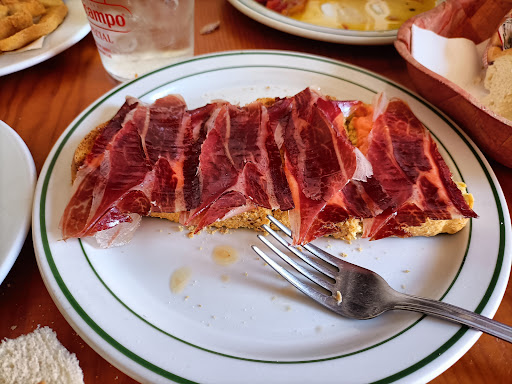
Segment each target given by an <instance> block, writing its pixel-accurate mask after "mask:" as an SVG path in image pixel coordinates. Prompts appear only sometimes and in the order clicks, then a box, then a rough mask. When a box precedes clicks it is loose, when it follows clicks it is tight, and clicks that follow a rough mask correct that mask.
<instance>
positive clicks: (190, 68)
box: [33, 51, 511, 383]
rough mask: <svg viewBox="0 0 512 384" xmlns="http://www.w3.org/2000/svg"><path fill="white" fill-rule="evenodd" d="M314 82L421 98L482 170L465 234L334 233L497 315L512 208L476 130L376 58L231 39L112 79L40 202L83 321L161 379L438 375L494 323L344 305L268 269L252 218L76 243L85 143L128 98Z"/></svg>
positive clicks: (71, 302)
mask: <svg viewBox="0 0 512 384" xmlns="http://www.w3.org/2000/svg"><path fill="white" fill-rule="evenodd" d="M310 85H311V86H315V87H319V88H320V89H321V90H322V91H323V92H324V93H325V94H328V95H332V96H336V97H338V98H342V99H361V100H363V101H367V102H369V101H371V99H372V98H373V97H374V95H375V94H376V93H377V92H380V91H386V92H387V93H389V94H390V95H392V96H399V97H401V98H403V99H405V100H406V101H407V102H408V103H409V104H410V105H411V107H412V109H413V110H414V111H415V113H416V114H417V115H418V116H419V117H420V119H421V120H422V121H423V122H424V123H425V125H426V126H427V127H428V128H429V129H430V130H431V131H432V132H433V134H434V135H435V137H436V139H437V140H438V141H439V143H440V149H441V152H442V153H443V155H444V156H445V158H446V159H447V163H448V164H449V166H450V167H451V169H453V171H454V173H455V177H456V179H459V180H464V181H465V182H467V184H468V186H469V190H470V192H472V193H473V194H474V196H475V199H476V204H475V210H476V212H477V213H478V214H479V215H480V218H478V219H476V220H472V221H471V223H470V224H469V225H468V226H467V227H466V228H465V229H464V230H463V231H462V232H460V233H458V234H456V235H454V236H437V237H435V238H428V239H427V238H410V239H384V240H378V241H374V242H369V241H367V240H366V239H365V240H358V241H354V242H352V244H350V245H349V244H346V243H344V242H342V241H336V240H320V241H318V244H320V245H321V246H324V247H326V248H327V249H328V250H330V251H332V252H333V253H334V254H339V253H341V252H346V253H347V254H348V257H347V259H348V260H350V261H353V262H355V263H357V264H360V265H363V266H366V267H369V268H371V269H373V270H375V271H377V272H378V273H380V274H382V275H383V276H384V277H385V278H386V279H387V280H388V281H389V282H390V284H391V285H392V286H393V287H395V288H397V289H398V290H401V291H406V292H409V293H412V294H417V295H422V296H426V297H431V298H434V299H442V300H444V301H446V302H450V303H453V304H456V305H459V306H461V307H464V308H466V309H469V310H472V311H476V312H479V313H482V314H484V315H486V316H492V315H493V314H494V313H495V311H496V310H497V308H498V305H499V303H500V300H501V298H502V296H503V293H504V291H505V287H506V284H507V280H508V274H509V270H510V264H511V249H510V233H511V229H510V220H509V214H508V211H507V205H506V203H505V200H504V197H503V194H502V192H501V189H500V187H499V185H498V182H497V181H496V178H495V177H494V175H493V172H492V170H491V169H490V168H489V165H488V164H487V162H486V160H485V159H484V157H483V156H482V155H481V153H480V152H479V151H478V149H476V148H475V146H474V145H473V144H472V143H471V142H470V141H469V139H468V138H467V137H466V135H464V134H463V133H462V132H461V131H460V130H459V129H458V128H457V127H455V126H454V124H453V123H452V122H451V121H450V120H449V119H448V118H446V117H445V116H444V115H443V114H442V113H441V112H439V111H437V110H436V109H435V108H434V107H432V106H431V105H430V104H427V103H426V102H424V101H423V100H422V99H420V98H419V97H418V96H416V95H415V94H413V93H411V92H410V91H408V90H406V89H403V88H402V87H400V86H399V85H397V84H395V83H392V82H391V81H389V80H386V79H384V78H382V77H380V76H378V75H376V74H373V73H370V72H367V71H365V70H363V69H360V68H357V67H353V66H350V65H347V64H343V63H340V62H337V61H333V60H330V59H326V58H321V57H317V56H309V55H304V54H299V53H292V52H277V51H241V52H226V53H219V54H216V55H211V56H200V57H196V58H193V59H190V60H188V61H185V62H182V63H178V64H175V65H172V66H169V67H166V68H163V69H161V70H158V71H155V72H152V73H150V74H148V75H145V76H142V77H141V78H139V79H137V80H135V81H133V82H130V83H127V84H122V85H120V86H119V87H117V88H116V89H114V90H112V91H111V92H109V93H108V94H106V95H105V96H104V97H102V98H100V99H99V100H98V101H96V102H95V103H93V104H92V105H91V106H90V107H89V108H88V109H87V110H85V111H84V112H83V113H82V114H81V115H80V116H79V117H77V119H76V120H75V121H74V122H73V123H72V124H71V125H70V126H69V127H68V129H67V130H66V131H65V132H64V133H63V135H62V136H61V138H60V139H59V141H58V142H57V144H56V145H55V147H54V148H53V150H52V152H51V153H50V155H49V157H48V159H47V160H46V163H45V166H44V168H43V170H42V173H41V177H40V179H39V182H38V186H37V189H36V198H35V202H34V213H33V235H34V245H35V249H36V254H37V259H38V263H39V268H40V270H41V274H42V276H43V278H44V281H45V283H46V286H47V287H48V290H49V291H50V293H51V295H52V296H53V298H54V300H55V302H56V303H57V305H58V307H59V308H60V310H61V311H62V313H63V314H64V315H65V316H66V318H67V320H68V321H69V322H70V324H71V325H72V326H73V327H74V328H75V330H76V331H77V332H78V333H79V334H80V335H81V336H82V337H83V338H84V339H85V340H86V341H87V343H89V344H90V345H91V346H92V347H93V348H94V349H95V350H96V351H97V352H98V353H99V354H101V355H102V356H103V357H105V358H106V359H107V360H108V361H110V362H111V363H112V364H114V365H115V366H117V367H119V368H120V369H121V370H123V371H125V372H127V373H128V374H129V375H131V376H133V377H134V378H136V379H138V380H141V381H144V382H152V383H153V382H154V383H160V382H162V383H163V382H168V381H173V380H174V381H176V382H190V381H191V382H201V383H242V382H243V383H274V382H289V383H303V382H321V383H328V382H339V381H340V375H342V376H341V377H342V378H343V379H342V381H346V382H351V383H363V382H371V381H377V380H382V382H391V381H394V380H397V381H402V382H426V381H428V380H430V379H432V378H433V377H435V376H436V375H439V374H440V373H441V372H442V371H444V370H445V369H446V368H448V367H449V366H450V365H451V364H453V363H454V362H455V361H456V360H457V359H458V358H460V357H461V356H462V355H463V354H464V353H465V352H466V351H467V350H468V349H469V348H470V347H471V346H472V345H473V343H474V342H475V341H476V340H477V339H478V337H479V335H480V333H479V332H476V331H470V330H467V329H465V328H461V327H459V326H457V325H454V324H450V323H447V322H444V321H440V320H436V319H433V318H422V317H421V316H420V315H417V314H413V313H405V312H401V313H387V314H385V315H383V316H381V317H379V318H377V319H373V320H367V321H354V320H348V319H344V318H341V317H338V316H336V315H334V314H333V313H330V312H328V311H326V310H324V309H323V308H320V307H319V306H317V305H316V304H315V303H313V302H311V301H309V300H307V299H306V298H304V297H302V296H301V295H300V294H298V293H296V292H294V291H293V289H291V288H289V286H288V284H287V283H286V282H285V281H284V280H283V279H281V278H280V277H278V276H277V275H276V274H275V272H274V271H273V270H272V269H271V268H270V267H268V266H265V265H264V264H263V263H262V262H261V261H260V260H259V259H258V258H257V256H256V255H255V254H254V253H253V252H252V250H251V249H250V248H249V245H251V244H254V243H256V242H257V240H256V238H255V233H254V232H252V231H248V230H238V231H232V233H230V234H220V233H215V234H208V233H203V234H201V235H198V236H196V237H194V238H193V239H189V238H188V237H187V236H186V230H185V231H180V230H179V226H178V225H177V224H175V223H170V222H167V221H165V220H160V219H143V222H142V225H141V227H140V228H139V230H138V232H137V233H136V234H135V237H134V239H133V240H132V242H131V243H129V244H128V245H126V246H123V247H118V248H113V249H108V250H100V249H98V248H97V247H96V246H95V245H94V244H93V242H91V241H89V240H86V241H78V240H76V239H71V240H68V241H62V240H61V231H60V229H59V220H60V217H61V214H62V212H63V210H64V207H65V205H66V203H67V199H68V198H69V197H70V193H71V187H70V164H71V158H72V156H73V152H74V150H75V148H76V146H77V145H78V143H79V142H80V141H81V140H82V138H83V137H84V135H85V134H86V133H88V132H89V131H90V130H91V129H92V128H94V127H95V126H97V125H98V124H100V123H102V122H104V121H106V120H107V119H109V118H110V117H111V116H113V114H114V113H115V112H116V110H117V109H118V108H119V107H120V106H121V105H122V104H123V102H124V98H125V96H126V95H133V96H137V97H140V98H142V99H143V100H145V101H148V102H151V101H153V100H155V99H156V98H158V97H161V96H163V95H166V94H168V93H179V94H181V95H183V96H184V98H185V100H186V101H187V103H188V105H189V107H190V108H195V107H198V106H201V105H204V104H205V103H207V102H208V101H210V100H213V99H219V98H220V99H226V100H228V101H230V102H240V103H242V104H244V103H247V102H249V101H252V100H255V99H257V98H261V97H275V96H285V95H292V94H294V93H296V92H298V91H300V90H302V89H303V88H305V87H307V86H310ZM222 245H230V246H232V247H234V248H235V249H236V250H237V252H238V253H239V258H240V259H239V261H238V262H237V263H234V264H232V265H228V266H221V265H218V264H216V263H215V262H214V260H213V259H212V251H213V248H214V247H215V246H222ZM183 267H186V268H188V269H189V271H190V273H191V275H192V277H191V281H190V282H189V284H188V285H187V286H186V288H185V289H184V290H183V291H182V292H181V293H172V292H171V288H170V287H171V284H170V279H171V276H172V274H173V273H174V272H175V271H176V270H178V269H180V268H183ZM407 271H409V272H407Z"/></svg>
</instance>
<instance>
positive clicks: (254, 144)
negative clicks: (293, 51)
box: [61, 88, 476, 246]
mask: <svg viewBox="0 0 512 384" xmlns="http://www.w3.org/2000/svg"><path fill="white" fill-rule="evenodd" d="M348 120H350V124H349V125H350V127H349V128H350V131H351V135H352V136H351V137H352V139H353V140H354V139H355V141H356V142H357V146H354V145H353V144H352V142H351V140H350V139H349V137H348V135H347V131H346V126H347V121H348ZM354 135H355V138H354ZM255 208H265V209H268V210H272V211H275V210H280V211H283V212H288V216H289V219H290V224H291V227H292V232H293V242H294V244H304V243H308V242H310V241H312V240H314V239H315V238H317V237H320V236H324V235H328V234H331V233H333V232H337V231H338V230H339V228H340V224H341V223H344V222H345V221H347V220H351V219H361V220H362V221H363V228H364V232H363V236H365V237H370V238H372V239H379V238H383V237H388V236H409V234H408V232H407V231H406V227H410V226H419V225H422V224H423V223H425V222H426V221H427V220H429V219H432V220H445V219H454V218H462V217H466V218H467V217H476V214H475V213H474V212H473V211H472V210H471V209H470V207H469V206H468V205H467V203H466V201H465V200H464V198H463V196H462V194H461V192H460V191H459V189H458V188H457V186H456V185H455V183H454V182H453V181H452V180H451V174H450V171H449V169H448V167H447V166H446V164H445V163H444V161H443V159H442V157H441V155H440V154H439V151H438V149H437V146H436V144H435V142H434V141H433V139H432V137H431V136H430V135H429V134H428V132H427V130H426V129H425V128H424V127H423V125H422V124H421V122H420V121H419V120H418V119H417V118H416V117H415V116H414V114H413V113H412V112H411V110H410V109H409V107H408V106H407V105H406V104H405V103H404V102H402V101H400V100H398V99H393V100H391V101H389V102H388V101H387V100H385V99H384V98H382V97H381V99H380V101H379V102H378V103H377V105H375V106H369V105H367V104H364V103H362V102H360V101H340V100H332V99H330V98H327V97H324V96H322V95H321V94H319V93H318V92H315V91H313V90H312V89H309V88H306V89H305V90H303V91H302V92H300V93H298V94H296V95H295V96H292V97H286V98H277V99H275V100H273V101H272V103H264V102H259V101H256V102H253V103H251V104H248V105H246V106H243V107H240V106H237V105H233V104H230V103H228V102H224V101H219V102H215V103H211V104H207V105H205V106H203V107H200V108H197V109H194V110H189V109H187V106H186V104H185V102H184V100H183V98H181V97H180V96H178V95H169V96H166V97H163V98H161V99H158V100H156V101H155V102H154V103H152V104H145V103H143V102H141V101H140V100H137V99H135V98H132V97H128V98H127V100H126V102H125V104H124V105H123V106H122V107H121V109H120V110H119V111H118V112H117V113H116V115H115V116H114V117H113V118H112V119H111V120H110V121H109V122H108V123H107V124H106V125H105V126H104V127H103V129H102V130H101V132H100V134H99V136H97V137H96V139H95V141H94V145H93V146H92V149H91V150H90V151H89V152H88V154H87V155H86V157H85V160H84V162H83V164H82V165H81V166H80V168H79V170H78V172H77V174H76V180H75V182H74V186H73V194H72V197H71V199H70V201H69V203H68V205H67V207H66V208H65V211H64V214H63V217H62V220H61V226H62V232H63V236H64V238H69V237H86V236H96V238H97V240H98V241H99V242H100V244H101V245H102V246H110V245H113V244H117V243H123V242H125V241H127V240H128V239H129V237H130V236H131V234H133V232H134V230H135V229H136V227H137V226H138V224H139V222H140V218H141V216H148V215H158V216H162V215H163V216H165V215H166V214H176V215H175V216H179V220H180V222H181V223H183V224H186V225H192V226H195V229H194V231H195V232H199V231H200V230H201V229H203V228H204V227H207V226H209V225H211V224H213V223H214V222H216V221H219V220H227V219H229V218H231V217H233V216H236V215H238V214H241V213H244V212H246V211H250V210H254V209H255Z"/></svg>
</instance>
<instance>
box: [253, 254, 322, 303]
mask: <svg viewBox="0 0 512 384" xmlns="http://www.w3.org/2000/svg"><path fill="white" fill-rule="evenodd" d="M251 248H252V249H253V250H254V252H256V253H257V254H258V255H259V256H260V257H261V258H262V259H263V260H265V262H266V263H267V264H268V265H270V266H271V267H272V268H273V269H274V270H275V271H276V272H277V273H279V274H280V275H281V276H282V277H284V278H285V279H286V280H287V281H288V282H289V283H291V284H292V285H293V286H294V287H295V288H297V289H298V290H300V291H301V292H302V293H304V294H305V295H307V296H309V297H311V298H312V299H313V300H315V301H317V302H319V303H320V304H322V305H327V300H328V299H329V298H330V296H327V295H324V294H323V293H321V292H318V291H317V290H316V289H314V288H312V287H310V286H309V285H307V284H304V283H303V282H302V281H300V280H299V279H298V278H297V277H295V275H293V274H292V273H290V272H288V271H287V270H286V269H285V268H283V267H281V266H280V265H279V264H277V263H276V262H275V261H274V260H273V259H272V258H270V257H269V256H268V255H267V254H266V253H264V252H263V251H262V250H261V249H259V248H258V247H257V246H255V245H252V246H251Z"/></svg>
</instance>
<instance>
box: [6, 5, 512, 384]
mask: <svg viewBox="0 0 512 384" xmlns="http://www.w3.org/2000/svg"><path fill="white" fill-rule="evenodd" d="M195 20H196V24H195V30H196V36H195V53H196V54H204V53H210V52H218V51H224V50H233V49H234V50H238V49H281V50H292V51H301V52H307V53H313V54H318V55H323V56H327V57H330V58H333V59H339V60H342V61H345V62H348V63H352V64H355V65H358V66H361V67H363V68H366V69H369V70H371V71H375V72H377V73H379V74H381V75H383V76H386V77H388V78H390V79H392V80H394V81H396V82H398V83H400V84H402V85H404V86H406V87H409V88H411V89H414V88H413V86H412V83H411V81H410V79H409V77H408V74H407V71H406V67H405V63H404V61H403V60H402V59H401V57H400V56H399V55H398V54H397V52H396V51H395V49H394V47H393V46H381V47H379V46H377V47H366V46H346V45H338V44H331V43H324V42H318V41H312V40H307V39H303V38H300V37H296V36H292V35H288V34H285V33H282V32H279V31H276V30H274V29H271V28H268V27H266V26H264V25H261V24H259V23H257V22H255V21H253V20H251V19H249V18H247V17H246V16H244V15H243V14H241V13H239V12H238V11H237V10H236V9H235V8H233V7H232V6H231V5H230V4H229V3H227V2H226V1H224V0H196V18H195ZM217 20H220V22H221V24H220V29H219V30H217V31H216V32H214V33H212V34H209V35H200V34H199V30H200V29H201V27H202V26H204V25H205V24H207V23H210V22H213V21H217ZM115 85H117V82H116V81H114V80H113V79H112V78H110V77H109V76H108V75H107V73H106V72H105V71H104V70H103V67H102V65H101V62H100V59H99V56H98V53H97V51H96V47H95V45H94V41H93V38H92V36H91V35H90V34H89V35H88V36H86V37H85V38H84V39H83V40H82V41H80V42H79V43H77V44H76V45H74V46H73V47H71V48H69V49H68V50H66V51H65V52H63V53H61V54H59V55H57V56H56V57H54V58H52V59H50V60H48V61H46V62H44V63H41V64H39V65H36V66H34V67H32V68H28V69H25V70H23V71H21V72H17V73H13V74H11V75H7V76H4V77H1V78H0V120H3V121H5V122H6V123H7V124H9V125H10V126H11V127H13V128H14V129H15V130H16V131H17V132H18V133H19V134H20V135H21V137H22V138H23V139H24V140H25V142H26V143H27V145H28V147H29V149H30V151H31V152H32V155H33V157H34V161H35V164H36V168H37V171H38V172H39V171H40V170H41V167H42V165H43V163H44V160H45V158H46V156H47V155H48V153H49V151H50V149H51V148H52V146H53V145H54V143H55V141H56V140H57V138H58V137H59V136H60V134H61V133H62V132H63V131H64V129H65V128H66V127H67V126H68V124H69V123H70V122H71V121H72V120H73V119H74V118H75V117H76V116H77V115H78V114H79V113H80V112H81V111H82V110H83V109H84V108H86V107H87V106H88V105H89V104H90V103H92V102H93V101H94V100H95V99H96V98H98V97H99V96H101V95H102V94H103V93H105V92H107V91H108V90H110V89H111V88H112V87H114V86H115ZM491 164H492V168H493V170H494V172H495V173H496V175H497V177H498V179H499V181H500V183H501V186H502V188H503V190H504V192H505V195H506V198H507V203H508V207H509V210H511V208H512V207H511V204H512V169H508V168H505V167H503V166H501V165H499V164H497V163H495V162H492V161H491ZM495 319H497V320H499V321H502V322H504V323H508V324H512V287H510V285H509V288H508V289H507V292H506V294H505V297H504V300H503V302H502V304H501V306H500V308H499V310H498V312H497V314H496V316H495ZM39 325H41V326H45V325H47V326H49V327H51V328H52V329H54V330H55V331H56V332H57V335H58V338H59V340H60V341H61V342H62V343H63V344H64V346H65V347H66V348H67V349H68V350H69V351H71V352H73V353H75V354H76V355H77V357H78V359H79V361H80V366H81V367H82V369H83V371H84V376H85V382H86V383H119V384H121V383H133V382H135V381H134V380H132V379H131V378H129V377H128V376H126V375H125V374H124V373H122V372H120V371H119V370H118V369H116V368H115V367H113V366H112V365H111V364H109V363H108V362H107V361H105V360H104V359H103V358H102V357H100V356H99V355H98V354H97V353H96V352H94V351H93V350H92V349H91V348H90V347H89V346H88V345H87V344H86V343H85V342H84V341H83V340H82V339H81V338H80V337H79V336H78V335H77V334H76V333H75V331H74V330H73V329H72V328H71V327H70V326H69V325H68V323H67V322H66V320H65V319H64V317H63V316H62V315H61V314H60V312H59V311H58V309H57V307H56V306H55V304H54V303H53V301H52V299H51V298H50V295H49V294H48V291H47V290H46V288H45V286H44V284H43V281H42V279H41V276H40V274H39V270H38V268H37V264H36V260H35V256H34V251H33V247H32V240H31V233H29V235H28V238H27V240H26V242H25V244H24V247H23V249H22V251H21V254H20V256H19V258H18V260H17V261H16V263H15V265H14V267H13V269H12V270H11V272H10V273H9V274H8V276H7V277H6V279H5V281H4V283H3V284H2V285H1V286H0V339H3V338H5V337H7V338H15V337H17V336H19V335H22V334H25V333H28V332H31V331H33V330H34V329H35V328H36V327H37V326H39ZM433 382H435V383H437V384H442V383H457V384H460V383H509V382H512V346H511V345H510V344H508V343H506V342H504V341H501V340H498V339H496V338H495V337H491V336H488V335H482V337H481V338H480V339H479V340H478V342H477V343H476V344H475V346H473V347H472V348H471V349H470V351H469V352H468V353H466V354H465V355H464V356H463V357H462V358H461V359H460V360H459V361H458V362H457V363H455V365H453V366H452V367H451V368H449V369H448V370H447V371H446V372H445V373H443V374H442V375H441V376H439V377H438V378H436V379H435V380H434V381H433Z"/></svg>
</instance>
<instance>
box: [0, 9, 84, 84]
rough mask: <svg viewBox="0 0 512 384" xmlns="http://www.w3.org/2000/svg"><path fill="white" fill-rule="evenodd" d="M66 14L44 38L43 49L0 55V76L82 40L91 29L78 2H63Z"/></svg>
mask: <svg viewBox="0 0 512 384" xmlns="http://www.w3.org/2000/svg"><path fill="white" fill-rule="evenodd" d="M65 3H66V5H67V6H68V14H67V16H66V18H65V19H64V21H63V22H62V24H61V25H59V26H58V27H57V29H56V30H55V31H53V32H52V33H50V34H49V35H48V36H46V37H45V39H44V43H43V47H42V48H39V49H33V50H30V51H25V52H12V53H10V52H7V53H3V54H0V76H4V75H8V74H11V73H14V72H17V71H21V70H22V69H25V68H29V67H32V66H33V65H36V64H39V63H41V62H43V61H45V60H48V59H50V58H52V57H53V56H55V55H57V54H59V53H61V52H62V51H64V50H66V49H68V48H69V47H71V46H73V45H74V44H76V43H78V42H79V41H80V40H82V39H83V38H84V37H85V35H87V34H88V33H89V31H90V30H91V28H90V27H89V22H88V21H87V16H86V15H85V11H84V7H83V5H82V2H81V1H80V0H68V1H65Z"/></svg>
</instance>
